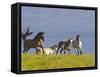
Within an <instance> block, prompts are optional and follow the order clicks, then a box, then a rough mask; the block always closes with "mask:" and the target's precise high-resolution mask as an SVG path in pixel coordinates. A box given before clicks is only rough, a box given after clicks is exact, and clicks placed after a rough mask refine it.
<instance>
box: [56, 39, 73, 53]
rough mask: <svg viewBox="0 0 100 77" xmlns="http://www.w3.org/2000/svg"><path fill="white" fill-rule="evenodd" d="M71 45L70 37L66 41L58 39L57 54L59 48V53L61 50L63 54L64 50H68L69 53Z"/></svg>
mask: <svg viewBox="0 0 100 77" xmlns="http://www.w3.org/2000/svg"><path fill="white" fill-rule="evenodd" d="M71 46H72V39H69V40H68V41H60V42H59V43H58V49H57V51H56V54H58V51H59V50H60V54H62V52H63V51H64V54H65V53H66V50H67V51H68V52H69V53H68V54H70V49H71Z"/></svg>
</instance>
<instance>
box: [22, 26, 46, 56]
mask: <svg viewBox="0 0 100 77" xmlns="http://www.w3.org/2000/svg"><path fill="white" fill-rule="evenodd" d="M32 33H33V32H29V28H28V29H27V31H26V32H25V33H24V34H22V38H23V41H24V43H23V47H24V50H23V53H27V52H28V50H29V49H30V48H35V49H36V53H37V54H38V53H39V50H38V48H39V47H40V48H42V52H43V54H44V49H43V46H42V43H43V41H44V32H39V33H38V34H37V35H36V36H35V37H34V38H33V39H26V37H27V36H29V35H31V34H32Z"/></svg>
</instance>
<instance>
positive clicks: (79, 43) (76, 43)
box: [72, 35, 83, 55]
mask: <svg viewBox="0 0 100 77" xmlns="http://www.w3.org/2000/svg"><path fill="white" fill-rule="evenodd" d="M72 45H73V48H74V50H75V52H76V54H78V55H80V54H83V51H82V50H83V48H82V47H83V44H82V41H81V40H80V35H77V37H76V40H73V42H72Z"/></svg>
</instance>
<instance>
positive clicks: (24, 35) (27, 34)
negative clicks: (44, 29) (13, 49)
mask: <svg viewBox="0 0 100 77" xmlns="http://www.w3.org/2000/svg"><path fill="white" fill-rule="evenodd" d="M32 33H33V32H29V28H28V29H27V31H26V32H25V33H22V34H21V36H22V38H23V40H26V37H27V36H29V35H31V34H32Z"/></svg>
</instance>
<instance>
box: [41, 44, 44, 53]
mask: <svg viewBox="0 0 100 77" xmlns="http://www.w3.org/2000/svg"><path fill="white" fill-rule="evenodd" d="M40 47H41V48H42V51H43V54H44V48H43V46H42V45H40Z"/></svg>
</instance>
